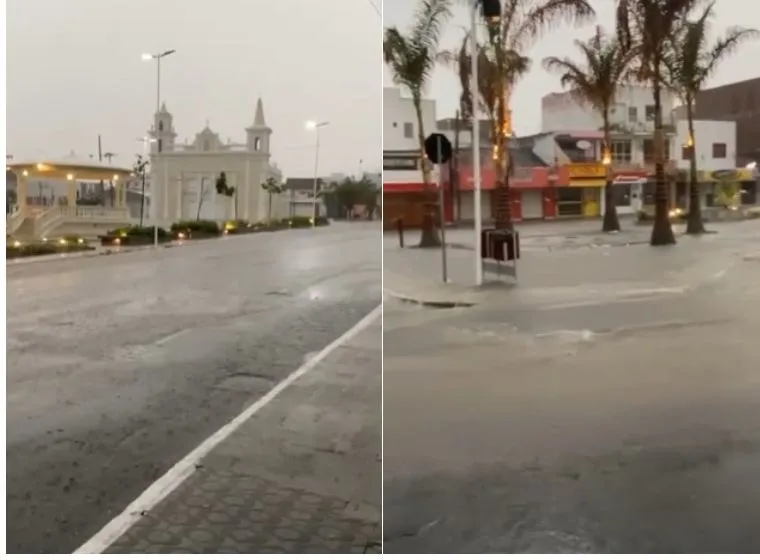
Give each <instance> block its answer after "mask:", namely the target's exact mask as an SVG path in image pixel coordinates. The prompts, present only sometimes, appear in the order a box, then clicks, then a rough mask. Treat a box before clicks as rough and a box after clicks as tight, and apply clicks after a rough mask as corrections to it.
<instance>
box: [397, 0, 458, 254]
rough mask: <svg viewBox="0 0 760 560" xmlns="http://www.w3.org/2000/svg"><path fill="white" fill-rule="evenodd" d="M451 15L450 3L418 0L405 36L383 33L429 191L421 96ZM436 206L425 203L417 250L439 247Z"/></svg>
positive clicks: (424, 183)
mask: <svg viewBox="0 0 760 560" xmlns="http://www.w3.org/2000/svg"><path fill="white" fill-rule="evenodd" d="M450 15H451V0H419V4H418V6H417V11H416V13H415V18H414V22H413V24H412V26H411V28H410V30H409V32H408V33H407V34H403V33H401V32H400V31H399V30H398V29H397V28H396V27H389V28H387V29H386V30H385V37H384V38H383V57H384V59H385V64H386V65H387V66H388V69H389V70H390V72H391V75H392V77H393V81H394V82H395V83H396V84H398V85H400V86H403V87H405V88H406V89H407V90H409V93H410V94H411V95H412V103H413V104H414V110H415V113H416V117H417V142H418V144H419V149H420V162H421V165H420V168H421V172H422V182H423V185H424V189H425V192H426V194H427V195H430V194H432V193H431V192H430V172H431V166H430V162H429V161H428V160H427V158H426V157H425V127H424V123H423V122H422V95H423V92H424V90H425V87H426V86H427V83H428V81H429V80H430V77H431V75H432V73H433V71H434V70H435V65H436V56H437V53H438V44H439V40H440V36H441V32H442V30H443V25H444V24H445V22H446V20H448V18H449V16H450ZM435 216H436V212H435V204H427V205H426V208H425V216H424V219H423V224H422V238H421V239H420V247H437V246H440V244H441V240H440V238H439V236H438V231H437V229H436V225H435V222H436V217H435Z"/></svg>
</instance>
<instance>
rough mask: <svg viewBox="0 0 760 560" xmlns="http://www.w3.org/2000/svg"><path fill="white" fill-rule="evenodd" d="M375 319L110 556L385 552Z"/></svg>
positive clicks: (212, 458)
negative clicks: (382, 527)
mask: <svg viewBox="0 0 760 560" xmlns="http://www.w3.org/2000/svg"><path fill="white" fill-rule="evenodd" d="M381 334H382V331H381V325H380V322H379V321H378V322H377V324H374V325H372V326H370V327H369V328H368V329H366V330H364V331H363V332H362V333H360V334H359V335H358V336H357V337H355V338H354V339H353V340H352V341H349V342H348V343H347V344H346V345H345V346H343V347H341V348H339V349H338V350H336V351H335V352H334V353H333V354H331V355H330V356H328V358H327V359H326V360H325V361H324V362H322V363H321V364H320V365H319V366H318V367H317V369H316V370H314V371H312V372H310V373H307V374H306V375H305V376H304V377H302V378H301V379H300V380H299V381H297V382H296V383H295V384H294V385H292V386H291V387H289V388H288V389H287V390H286V391H284V392H283V393H282V394H281V395H280V396H278V397H277V399H275V400H274V401H273V402H272V403H270V404H269V405H268V406H267V407H265V408H264V409H262V411H261V412H260V413H259V414H258V415H255V416H254V417H253V418H251V420H249V421H248V422H247V423H246V424H244V425H243V426H242V427H241V428H240V429H239V430H238V431H236V432H235V433H234V434H233V435H232V436H230V437H229V438H228V439H227V440H225V441H224V442H223V443H222V444H221V445H219V446H218V447H217V448H216V449H215V450H214V451H212V453H211V454H210V455H209V456H208V457H207V458H206V459H205V460H204V461H203V464H201V465H198V469H197V471H196V472H195V473H194V474H193V475H192V476H191V477H190V478H189V479H188V480H187V481H185V482H184V483H183V484H182V485H181V486H180V487H179V488H178V489H177V490H175V491H174V492H173V493H172V494H171V495H169V496H168V497H167V498H166V499H165V500H164V501H163V502H161V503H160V504H159V505H158V506H157V507H156V508H155V509H153V510H152V511H149V512H143V514H142V517H141V519H140V520H139V521H138V522H137V523H136V524H135V525H134V526H133V527H132V528H131V529H130V530H129V531H128V532H127V533H126V534H125V535H123V536H122V537H121V538H120V539H118V540H117V541H116V542H115V543H114V544H113V545H112V546H111V547H110V548H109V549H108V550H107V552H108V553H239V554H245V553H248V554H250V553H278V552H279V553H380V552H381V545H380V542H381V494H382V463H381V414H382V412H381V384H382V353H381V345H382V342H381Z"/></svg>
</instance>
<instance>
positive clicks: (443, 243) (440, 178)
mask: <svg viewBox="0 0 760 560" xmlns="http://www.w3.org/2000/svg"><path fill="white" fill-rule="evenodd" d="M436 144H437V145H438V161H439V162H440V161H442V160H443V155H442V154H441V151H442V150H443V148H442V146H441V141H440V139H439V140H438V142H436ZM443 205H444V199H443V164H441V163H439V164H438V218H439V219H440V220H441V265H442V267H443V283H444V284H446V283H447V282H448V281H449V271H448V263H447V261H446V220H445V219H444V215H443Z"/></svg>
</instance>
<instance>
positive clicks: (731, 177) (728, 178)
mask: <svg viewBox="0 0 760 560" xmlns="http://www.w3.org/2000/svg"><path fill="white" fill-rule="evenodd" d="M698 178H699V180H700V181H705V182H713V183H732V182H737V181H754V180H755V174H754V170H753V169H746V168H739V169H718V170H716V171H700V172H699V174H698Z"/></svg>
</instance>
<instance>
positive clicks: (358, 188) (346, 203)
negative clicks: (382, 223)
mask: <svg viewBox="0 0 760 560" xmlns="http://www.w3.org/2000/svg"><path fill="white" fill-rule="evenodd" d="M377 192H378V191H377V187H376V186H375V184H374V183H373V182H372V181H370V180H369V179H367V178H366V177H362V178H361V179H358V180H357V179H352V178H350V177H347V178H345V179H343V181H341V182H340V183H337V184H336V185H334V187H333V188H332V189H331V191H330V195H331V196H333V197H335V202H336V203H337V205H338V206H339V207H340V208H343V209H344V210H345V211H346V214H347V215H348V216H349V217H350V216H352V215H353V211H354V208H355V207H356V206H359V205H362V206H364V207H366V208H367V212H368V213H369V212H372V213H374V210H375V209H376V208H377Z"/></svg>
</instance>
